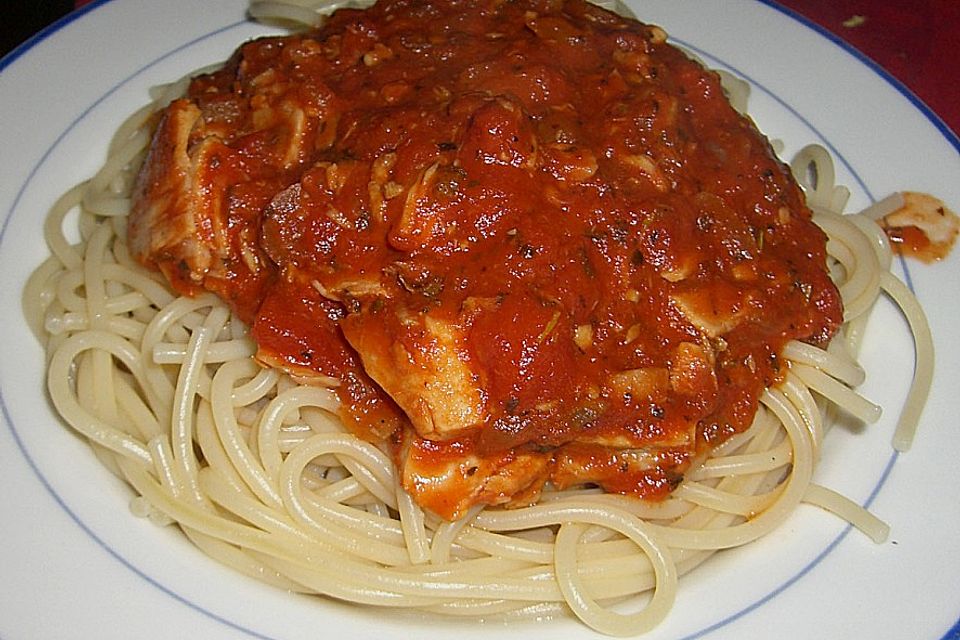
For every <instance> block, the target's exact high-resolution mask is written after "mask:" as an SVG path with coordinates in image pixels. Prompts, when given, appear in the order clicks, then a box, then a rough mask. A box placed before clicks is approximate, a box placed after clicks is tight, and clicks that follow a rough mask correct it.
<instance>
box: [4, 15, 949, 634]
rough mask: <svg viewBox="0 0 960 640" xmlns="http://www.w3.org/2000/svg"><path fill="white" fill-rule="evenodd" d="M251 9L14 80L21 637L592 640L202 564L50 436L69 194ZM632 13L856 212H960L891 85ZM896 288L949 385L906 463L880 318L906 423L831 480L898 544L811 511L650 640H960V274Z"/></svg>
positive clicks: (938, 140)
mask: <svg viewBox="0 0 960 640" xmlns="http://www.w3.org/2000/svg"><path fill="white" fill-rule="evenodd" d="M244 8H245V4H244V2H243V1H242V0H214V1H207V2H203V3H198V2H195V1H194V0H172V1H169V2H163V3H159V2H155V3H150V2H135V1H132V0H129V1H128V0H113V1H110V2H99V3H94V4H93V5H90V6H88V7H87V8H86V9H85V10H83V11H81V12H80V13H77V14H74V15H72V16H70V17H69V18H68V19H67V20H65V21H63V22H61V23H59V24H57V25H55V26H54V27H53V28H52V29H50V30H48V31H47V32H44V33H43V34H41V35H40V36H39V37H37V38H35V39H34V40H33V41H32V42H30V43H28V44H27V45H26V46H24V47H21V48H20V49H17V50H15V51H14V52H13V53H12V54H11V55H9V56H8V57H7V58H5V59H4V60H3V61H2V62H0V104H3V105H4V107H3V117H2V120H0V150H2V151H0V154H2V155H0V166H2V170H0V216H2V221H3V222H2V225H3V226H2V229H0V274H2V278H3V281H2V282H3V286H2V292H0V295H2V304H0V322H2V326H3V328H4V334H5V335H4V340H3V343H2V344H3V353H2V357H0V408H2V412H3V416H2V418H3V421H2V424H0V469H2V474H3V482H2V484H0V523H2V525H0V527H2V528H0V531H2V545H0V567H2V571H0V637H2V638H4V640H19V639H27V638H29V639H31V640H37V639H41V638H64V637H82V638H88V637H97V638H129V637H137V638H139V639H143V640H147V639H150V638H168V637H201V638H210V639H214V640H217V639H226V638H270V639H276V640H281V639H292V638H301V637H311V636H315V635H316V636H319V635H321V634H323V635H329V634H330V633H331V632H334V633H335V632H345V633H347V634H349V635H350V636H351V637H374V636H376V637H377V638H380V639H389V638H404V637H410V636H414V637H419V638H446V637H449V636H450V635H451V634H457V635H458V637H461V638H464V639H468V638H489V637H491V636H493V635H496V634H500V633H503V632H507V631H509V632H519V633H523V634H525V636H526V637H529V638H551V639H552V640H557V639H560V638H592V637H595V634H594V633H592V632H591V631H589V630H588V629H586V628H584V627H583V626H581V625H579V624H578V623H576V622H573V621H571V620H546V621H538V622H519V623H517V622H515V623H510V624H507V623H503V622H491V621H486V622H483V621H481V622H477V621H460V620H447V619H437V618H433V617H429V618H428V617H423V616H420V615H414V614H400V613H395V612H391V611H381V610H373V609H369V608H362V607H355V606H350V605H344V604H340V603H335V602H329V601H324V600H319V599H315V598H306V597H300V596H292V595H290V594H287V593H283V592H280V591H278V590H275V589H272V588H270V587H266V586H262V585H260V584H257V583H255V582H252V581H250V580H248V579H246V578H244V577H241V576H239V575H237V574H235V573H233V572H232V571H230V570H227V569H224V568H222V567H221V566H219V565H217V564H216V563H214V562H213V561H211V560H208V559H207V558H205V557H203V556H202V555H201V554H200V553H199V552H198V551H196V550H195V549H193V548H192V547H191V546H190V545H189V544H188V543H187V542H185V540H184V539H182V538H181V537H180V536H179V535H177V533H176V531H174V530H172V529H169V528H159V527H157V526H155V525H153V524H151V523H150V522H149V521H145V520H142V519H138V518H136V517H134V516H133V515H132V514H131V513H130V512H129V510H128V508H127V504H128V500H129V493H128V491H127V489H126V488H125V487H124V486H123V485H122V484H121V483H119V482H118V481H116V480H115V479H114V478H113V477H112V476H111V475H110V474H109V473H107V472H106V471H105V470H104V469H103V468H101V467H100V465H99V463H98V462H97V461H96V459H95V458H94V457H93V456H92V455H91V454H90V451H89V449H88V448H87V447H86V445H84V444H83V443H82V442H81V441H80V440H79V439H78V438H77V437H75V436H74V435H73V434H72V433H71V432H69V431H68V430H67V429H66V428H64V427H63V426H61V424H60V423H59V421H58V420H57V419H56V418H55V416H54V415H53V414H52V413H51V410H50V408H49V405H48V402H47V399H46V397H45V395H44V392H43V356H42V352H41V349H40V347H39V345H38V344H37V343H36V342H35V340H34V339H33V337H32V336H31V334H30V331H29V329H28V328H27V326H26V323H25V322H24V320H23V318H22V315H21V312H20V292H21V289H22V286H23V283H24V282H25V280H26V278H27V276H28V274H29V273H30V271H31V270H32V269H33V268H34V267H35V266H36V265H37V264H38V263H39V262H40V261H41V260H42V259H43V258H44V256H45V247H44V245H43V240H42V235H41V224H42V220H43V217H44V215H45V212H46V211H47V209H48V208H49V207H50V205H51V204H52V203H53V201H54V200H55V199H56V197H57V196H58V195H59V194H60V193H61V192H63V191H64V190H65V189H66V188H68V187H69V186H71V185H73V184H74V183H76V182H78V181H81V180H83V179H85V178H87V177H89V176H90V175H92V173H93V172H94V171H95V169H96V167H97V166H98V165H99V164H100V162H102V160H103V157H104V153H105V149H106V144H107V139H108V137H109V135H110V132H112V131H113V130H114V128H115V127H116V126H117V125H118V124H119V122H120V121H121V120H122V119H123V117H124V116H125V115H126V114H128V113H129V112H131V111H132V110H134V109H135V108H137V107H138V106H140V105H142V104H143V103H145V102H146V100H147V89H148V87H150V86H151V85H154V84H158V83H161V82H165V81H168V80H171V79H174V78H176V77H179V76H180V75H181V74H183V73H186V72H188V71H190V70H191V69H194V68H197V67H200V66H202V65H205V64H208V63H213V62H216V61H219V60H223V59H224V58H226V57H227V56H228V55H229V54H230V52H231V51H232V50H233V49H234V48H235V47H236V46H237V45H238V44H239V43H240V42H241V41H243V40H245V39H248V38H250V37H253V36H256V35H261V34H265V33H269V32H270V29H268V28H265V27H263V26H261V25H256V24H252V23H250V22H247V21H246V20H245V18H244V15H245V14H244ZM634 10H635V11H636V13H637V14H638V15H640V16H641V18H642V19H644V20H645V21H648V22H654V23H657V24H660V25H662V26H663V27H665V28H666V29H667V31H668V32H669V33H670V34H671V37H672V38H673V39H674V41H675V42H676V43H678V44H680V45H682V46H684V47H686V48H688V49H689V50H691V51H693V52H695V53H696V54H697V55H698V56H700V57H701V58H702V59H704V60H705V61H706V62H707V63H708V64H710V65H711V66H714V67H717V68H726V69H728V70H730V71H733V72H734V73H736V74H739V75H740V76H742V77H744V78H746V79H747V80H748V81H750V83H751V84H752V85H753V97H752V100H751V113H752V115H753V117H754V119H755V120H756V121H757V123H758V125H759V126H760V128H761V129H762V130H763V131H764V132H765V133H767V134H768V135H769V136H771V137H774V138H778V139H780V140H782V141H783V143H784V146H785V154H786V155H788V156H789V155H790V154H791V153H792V152H794V151H796V150H797V149H799V148H800V147H802V146H804V145H805V144H807V143H810V142H817V143H820V144H822V145H825V146H826V147H828V148H829V149H830V150H831V152H832V153H833V155H834V157H835V158H836V159H837V165H838V175H839V178H838V181H839V182H841V183H844V184H847V185H848V186H849V187H850V189H851V192H852V197H851V208H858V207H863V206H866V205H867V204H869V203H870V202H871V201H873V200H875V199H878V198H880V197H882V196H883V195H885V194H887V193H889V192H891V191H896V190H902V189H911V190H918V191H926V192H930V193H933V194H936V195H937V196H939V197H941V198H942V199H944V200H945V201H946V202H947V204H948V206H950V207H951V208H952V209H954V210H960V153H958V150H960V140H958V139H957V137H956V136H955V135H953V134H952V133H950V131H949V129H948V128H947V127H946V126H945V125H943V123H941V122H940V121H939V120H938V119H937V118H936V116H935V115H933V114H932V113H930V112H929V111H928V110H927V109H926V108H925V107H924V106H923V105H922V104H921V103H919V101H918V100H917V99H916V98H914V97H912V96H910V95H909V94H908V93H907V92H906V91H905V90H904V89H903V88H902V87H900V86H899V85H897V83H896V82H895V81H893V80H892V79H891V78H890V77H889V76H887V75H885V74H884V73H883V72H882V71H881V70H879V69H877V68H875V67H874V66H873V65H872V64H871V63H869V62H868V61H866V60H864V59H862V58H860V57H858V56H857V55H854V54H852V53H851V52H850V51H848V50H846V49H845V48H844V47H843V46H841V45H840V44H838V43H837V42H836V41H835V40H833V39H831V38H829V37H827V36H825V35H824V34H822V33H820V32H819V31H817V30H816V29H814V28H812V27H810V26H809V25H807V24H805V23H803V22H802V21H800V20H798V19H796V18H795V17H793V16H791V15H790V14H788V13H786V12H784V11H783V10H782V9H780V8H778V7H777V6H775V5H772V4H766V3H763V2H757V1H755V0H729V1H727V2H723V3H716V2H705V1H703V2H694V1H692V0H686V1H673V0H645V1H644V2H643V3H642V6H640V3H637V4H636V6H634ZM896 269H897V270H898V271H899V273H900V275H901V276H902V277H904V278H905V279H906V280H907V281H908V282H909V283H910V285H911V286H912V287H913V289H914V291H915V292H916V294H917V295H918V297H919V298H920V301H921V303H923V304H924V306H925V308H926V311H927V313H928V315H929V319H930V323H931V325H932V328H933V333H934V338H935V341H936V345H937V350H938V351H937V361H938V364H937V372H936V375H935V379H934V385H933V390H932V394H931V397H930V401H929V403H928V405H927V408H926V411H925V413H924V416H923V421H922V426H921V429H920V433H919V436H918V439H917V441H916V443H915V445H914V447H913V449H912V450H911V451H909V452H908V453H904V454H896V453H894V452H893V450H892V448H891V446H890V437H891V435H892V432H893V425H894V423H895V420H896V415H897V412H898V410H899V407H900V404H901V402H902V400H903V397H904V396H905V394H906V389H907V385H908V382H909V377H910V374H911V370H912V363H913V360H912V358H913V352H912V343H911V340H910V337H909V334H908V333H907V332H906V328H905V323H904V321H903V320H902V319H901V317H900V316H899V313H898V312H897V311H896V310H895V308H894V307H893V306H892V305H891V304H889V303H886V302H881V304H880V305H879V306H878V307H877V309H876V310H875V312H874V318H873V322H872V323H871V325H870V328H869V332H868V334H867V336H866V341H865V348H864V353H863V358H862V359H863V362H864V364H865V367H866V369H867V371H868V375H869V379H868V381H867V383H866V384H865V385H864V387H863V392H864V394H865V395H867V396H868V397H871V398H874V399H876V400H878V401H880V402H881V403H882V404H883V405H884V407H885V415H884V418H883V419H882V420H881V421H880V422H879V423H878V424H875V425H872V426H870V427H866V428H862V429H849V430H843V429H835V430H833V431H832V432H831V433H830V434H829V435H828V438H827V442H826V445H825V447H824V454H823V459H822V461H821V466H820V467H819V469H818V471H817V476H816V480H817V481H818V482H819V483H822V484H825V485H827V486H829V487H832V488H834V489H837V490H840V491H841V492H842V493H844V494H845V495H847V496H849V497H851V498H852V499H854V500H856V501H857V502H859V503H861V504H865V505H868V506H869V507H870V509H871V510H872V511H874V512H875V513H876V514H877V515H879V516H880V517H881V518H883V519H885V520H886V521H887V522H888V523H890V525H891V526H892V534H891V537H890V539H889V540H888V541H887V542H886V543H884V544H879V545H877V544H874V543H872V542H871V541H869V540H868V539H866V538H865V537H864V536H862V535H860V534H859V533H857V532H856V531H852V530H851V529H850V528H849V527H848V526H846V525H845V524H844V523H842V522H840V521H838V520H837V519H835V518H834V517H832V516H830V515H828V514H826V513H823V512H821V511H819V510H818V509H815V508H813V507H806V506H804V507H802V508H800V509H799V510H798V511H797V512H796V513H795V514H794V516H792V517H791V519H790V520H789V521H788V522H787V523H786V524H785V525H784V526H783V527H781V528H780V529H779V530H778V531H776V532H775V533H773V534H772V535H770V536H769V537H767V538H765V539H763V540H761V541H759V542H757V543H754V544H751V545H749V546H747V547H744V548H741V549H737V550H734V551H731V552H728V553H724V554H720V555H718V556H717V557H715V558H714V559H713V560H712V561H711V562H709V563H708V564H707V565H705V566H703V567H701V568H699V569H698V570H696V571H695V572H693V573H692V574H691V575H689V576H687V577H685V578H683V579H682V580H681V589H680V596H679V599H678V602H677V604H676V606H675V608H674V610H673V612H672V613H671V615H670V617H669V618H668V620H667V621H666V622H665V623H663V624H662V625H661V626H660V627H658V628H657V629H656V630H655V631H654V632H652V633H650V634H648V635H647V636H645V637H646V638H656V639H661V638H710V639H714V638H738V639H751V638H767V637H770V636H771V635H773V634H776V635H779V636H783V637H791V638H805V637H811V638H812V637H817V638H822V637H828V638H829V637H849V636H855V637H870V638H905V637H910V638H924V639H925V638H930V639H934V638H941V637H945V634H946V635H947V636H949V637H956V635H957V634H958V633H960V628H958V627H957V626H955V625H956V623H957V618H958V614H960V588H958V580H957V576H958V575H960V536H958V535H956V532H957V530H958V528H960V500H957V499H956V494H957V491H958V489H960V471H958V465H957V464H956V463H955V461H956V460H957V459H960V438H958V437H956V435H955V422H956V415H957V414H958V413H960V395H958V394H957V389H956V380H957V379H958V377H960V349H958V347H957V343H956V342H955V341H953V339H952V338H951V329H953V328H954V326H955V324H956V318H957V314H958V312H960V285H958V281H957V275H956V274H957V273H958V269H960V256H958V255H953V256H952V257H951V258H949V259H947V260H945V261H943V262H940V263H937V264H933V265H921V264H919V263H916V262H910V263H903V262H901V263H899V264H897V265H896Z"/></svg>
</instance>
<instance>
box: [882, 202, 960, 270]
mask: <svg viewBox="0 0 960 640" xmlns="http://www.w3.org/2000/svg"><path fill="white" fill-rule="evenodd" d="M900 195H901V196H902V198H903V205H902V206H900V207H899V208H898V209H896V210H894V211H892V212H891V213H888V214H887V215H885V216H883V218H881V219H880V225H881V226H882V227H883V230H884V231H885V232H886V234H887V237H888V238H890V242H891V243H893V245H894V246H895V247H896V248H897V249H898V250H899V251H900V252H901V253H902V254H904V255H908V256H912V257H915V258H917V259H919V260H922V261H924V262H935V261H937V260H943V259H944V258H946V257H947V256H948V255H949V254H950V250H951V249H952V248H953V245H954V243H955V242H956V240H957V235H958V234H960V217H957V214H955V213H954V212H953V211H951V210H950V209H948V208H947V207H946V205H944V203H943V202H942V201H941V200H939V199H937V198H934V197H933V196H931V195H928V194H926V193H919V192H915V191H904V192H903V193H902V194H900Z"/></svg>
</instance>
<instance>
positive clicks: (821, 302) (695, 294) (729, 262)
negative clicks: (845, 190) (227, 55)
mask: <svg viewBox="0 0 960 640" xmlns="http://www.w3.org/2000/svg"><path fill="white" fill-rule="evenodd" d="M136 202H137V205H136V207H135V211H134V214H133V216H132V220H131V226H130V236H131V246H132V247H133V248H134V253H135V254H137V255H138V256H139V257H140V259H141V260H143V261H144V262H145V263H147V264H151V265H153V266H156V267H158V268H160V269H161V270H163V271H164V272H165V273H166V274H167V276H168V278H170V280H171V282H172V283H173V284H174V286H176V287H177V288H178V289H180V290H182V291H188V292H189V291H196V290H200V289H208V290H211V291H214V292H216V293H218V294H219V295H221V296H222V297H223V298H224V299H225V300H227V301H229V302H230V303H231V304H232V305H233V306H234V308H235V309H236V310H237V312H238V313H239V314H240V315H241V317H243V318H244V319H245V320H246V321H248V322H249V323H251V325H252V332H253V336H254V338H255V339H256V340H257V343H258V345H259V354H258V357H259V359H260V360H261V361H262V362H264V363H266V364H269V365H271V366H279V367H283V368H285V369H287V370H289V371H292V372H294V373H297V374H300V375H306V376H310V375H322V376H329V377H332V378H337V379H339V380H341V381H342V382H341V384H340V386H339V387H338V391H339V394H340V397H341V400H342V401H343V411H342V413H343V417H344V419H345V421H346V423H347V424H348V425H349V426H350V427H351V428H352V429H354V430H355V431H356V432H357V433H359V434H360V435H362V436H363V437H365V438H368V439H371V440H387V441H389V442H390V443H391V446H392V450H393V453H394V455H395V457H396V459H397V461H398V466H399V468H400V470H401V475H402V478H403V482H404V486H405V487H406V489H407V490H408V491H410V492H411V493H412V494H413V495H414V497H415V498H416V499H417V501H418V502H419V503H420V504H421V505H423V506H425V507H426V508H428V509H430V510H432V511H434V512H436V513H438V514H439V515H441V516H443V517H446V518H456V517H459V516H461V515H463V513H465V511H466V510H467V509H469V508H470V507H471V506H473V505H475V504H524V503H529V502H531V501H534V500H536V498H537V496H538V495H539V492H540V490H541V488H542V486H543V485H544V483H545V482H547V481H549V482H552V483H553V485H555V486H557V487H560V488H562V487H566V486H571V485H579V484H586V483H595V484H599V485H601V486H603V487H604V488H605V489H607V490H609V491H615V492H620V493H627V494H632V495H637V496H640V497H645V498H651V499H656V498H661V497H663V496H665V495H667V494H668V493H669V492H670V491H671V490H672V489H673V488H674V487H675V486H676V484H677V483H678V482H679V481H680V480H681V478H682V474H683V472H684V470H685V468H686V467H687V465H688V464H689V463H690V461H691V459H692V458H693V457H695V456H697V455H698V454H700V453H702V452H703V451H704V449H705V448H707V447H709V446H712V445H714V444H716V443H719V442H721V441H723V440H724V439H726V438H727V437H729V436H730V435H731V434H734V433H737V432H740V431H742V430H744V429H745V428H746V427H748V426H749V424H750V422H751V420H752V418H753V415H754V413H755V411H756V406H757V399H758V396H759V394H760V392H761V391H762V390H763V388H765V387H767V386H769V385H771V384H774V383H775V382H776V381H777V380H778V378H779V376H780V374H781V366H782V365H781V362H780V359H779V356H778V354H779V352H780V350H781V349H782V347H783V345H784V344H785V342H786V341H788V340H791V339H802V340H808V341H810V342H813V343H816V344H823V343H824V342H825V341H826V340H827V339H828V338H829V337H830V336H831V335H832V334H833V332H834V331H835V330H836V328H837V327H838V326H839V323H840V321H841V317H842V309H841V304H840V300H839V296H838V294H837V291H836V289H835V287H834V286H833V284H832V283H831V282H830V280H829V278H828V276H827V272H826V268H825V249H824V245H825V237H824V235H823V233H822V232H821V231H820V230H819V229H818V228H817V227H816V226H814V225H813V223H812V222H811V221H810V213H809V211H808V210H807V208H806V206H805V204H804V202H803V197H802V194H801V192H800V190H799V188H798V187H797V186H796V184H795V182H794V181H793V179H792V178H791V177H790V176H789V173H788V171H787V169H786V168H785V167H784V166H783V165H782V164H781V163H780V162H779V161H778V160H777V159H776V157H775V156H774V154H773V152H772V151H771V149H770V147H769V144H768V143H767V141H766V140H765V138H763V136H762V135H760V134H759V133H758V132H757V130H756V128H755V127H754V125H753V124H752V123H751V122H750V121H749V120H748V119H747V118H744V117H743V116H741V115H740V114H738V113H736V112H735V111H734V110H733V109H732V108H731V107H730V106H729V104H728V102H727V100H726V98H725V96H724V94H723V90H722V88H721V87H720V84H719V81H718V78H717V76H716V75H715V74H713V73H712V72H709V71H706V70H705V69H703V68H702V67H701V66H700V65H699V64H697V63H695V62H693V61H691V60H690V59H689V58H687V57H686V56H685V55H684V54H683V53H682V52H680V51H678V50H677V49H675V48H674V47H672V46H671V45H669V44H667V43H666V42H665V34H664V33H663V31H661V30H660V29H658V28H656V27H649V26H646V25H642V24H640V23H637V22H634V21H629V20H625V19H622V18H620V17H617V16H615V15H613V14H610V13H608V12H605V11H603V10H601V9H599V8H596V7H594V6H592V5H589V4H586V3H583V2H579V1H576V0H571V1H568V2H559V1H549V2H547V1H544V2H537V1H532V2H528V1H524V2H501V1H495V0H493V1H480V2H475V1H470V2H456V1H454V2H450V1H447V0H422V1H421V0H415V1H409V0H394V1H392V2H389V1H388V2H380V3H379V4H377V5H375V6H374V7H373V8H371V9H369V10H365V11H358V10H344V11H340V12H337V13H336V14H334V15H333V16H332V17H331V18H330V19H329V20H328V21H327V22H326V24H325V25H324V26H323V27H322V28H321V29H319V30H318V31H316V32H313V33H309V34H305V35H298V36H290V37H285V38H273V39H265V40H258V41H255V42H252V43H248V44H246V45H244V46H243V47H241V49H240V50H239V51H238V52H237V54H236V55H235V56H234V58H233V59H232V60H231V62H230V63H229V64H228V65H227V66H226V68H225V69H224V70H223V71H220V72H217V73H215V74H213V75H210V76H204V77H201V78H198V79H197V80H195V81H194V83H193V84H192V86H191V88H190V92H189V94H188V96H187V97H186V98H185V99H183V100H181V101H178V102H175V103H173V104H172V105H171V106H170V107H169V108H168V110H167V112H166V113H165V115H164V117H163V119H162V120H161V122H160V124H159V125H158V130H157V134H156V138H155V141H154V146H153V150H152V151H151V155H150V157H149V158H148V160H147V164H146V166H145V169H144V171H143V173H142V175H141V180H140V183H139V186H138V192H137V197H136Z"/></svg>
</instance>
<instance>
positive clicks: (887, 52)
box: [0, 0, 960, 133]
mask: <svg viewBox="0 0 960 640" xmlns="http://www.w3.org/2000/svg"><path fill="white" fill-rule="evenodd" d="M89 1H90V0H13V3H12V5H13V6H12V7H10V8H8V9H5V10H4V13H5V15H4V19H3V21H2V23H0V36H2V40H0V54H2V53H4V52H6V51H7V50H9V49H10V48H12V47H13V46H15V45H16V44H17V43H18V42H20V41H21V40H24V39H26V38H27V37H29V36H30V35H31V34H32V33H34V32H35V31H37V30H39V29H41V28H42V27H43V26H44V25H45V24H46V23H48V22H51V21H53V20H55V19H56V18H57V17H59V16H61V15H63V14H64V13H66V12H67V11H69V10H70V8H71V6H72V5H73V4H75V5H76V6H77V7H79V6H82V5H84V4H87V3H88V2H89ZM157 1H160V0H157ZM714 1H717V0H714ZM779 2H780V5H781V6H782V7H784V8H786V9H787V10H788V11H792V12H795V13H796V14H798V15H800V16H802V17H804V18H806V19H807V20H809V21H810V22H812V23H814V24H816V25H819V26H820V27H822V28H824V29H826V30H827V31H829V32H830V33H832V34H834V35H836V36H837V37H839V38H840V39H842V40H844V41H845V42H847V43H849V44H851V45H852V46H854V47H855V48H857V49H858V50H859V51H860V52H862V53H863V54H864V55H865V56H867V57H868V58H870V59H872V60H873V61H874V62H876V63H877V64H878V65H879V66H880V67H882V68H883V69H885V70H886V71H887V72H889V73H890V74H891V75H892V76H894V77H895V78H897V79H898V80H899V81H900V82H902V83H903V84H904V85H906V86H907V87H908V88H909V89H910V90H911V91H913V93H914V94H916V95H917V96H918V97H919V98H920V99H921V100H922V101H923V102H925V103H926V104H927V105H928V106H929V107H930V108H931V109H932V110H933V111H934V112H935V113H936V114H937V115H939V116H940V118H942V119H943V120H944V121H945V122H946V123H947V125H948V126H949V127H950V128H951V129H952V130H953V131H954V132H956V133H960V51H958V48H960V1H958V0H779ZM857 16H859V18H857Z"/></svg>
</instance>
